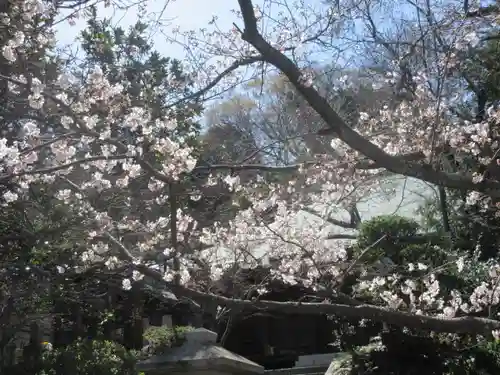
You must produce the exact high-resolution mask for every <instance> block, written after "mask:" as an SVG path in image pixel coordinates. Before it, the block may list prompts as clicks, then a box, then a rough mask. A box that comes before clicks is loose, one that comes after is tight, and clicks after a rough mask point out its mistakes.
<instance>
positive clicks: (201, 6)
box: [57, 0, 262, 58]
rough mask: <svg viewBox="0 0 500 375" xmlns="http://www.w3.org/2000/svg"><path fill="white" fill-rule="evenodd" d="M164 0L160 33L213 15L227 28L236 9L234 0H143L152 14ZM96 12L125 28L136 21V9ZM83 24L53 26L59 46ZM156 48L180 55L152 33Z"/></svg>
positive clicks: (180, 51) (185, 27) (199, 24)
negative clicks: (146, 0) (165, 24)
mask: <svg viewBox="0 0 500 375" xmlns="http://www.w3.org/2000/svg"><path fill="white" fill-rule="evenodd" d="M166 3H168V5H167V7H166V8H165V12H164V14H163V17H162V18H163V19H166V20H168V21H167V23H168V25H169V26H167V27H164V28H162V32H163V33H165V34H167V35H171V30H172V28H174V27H176V26H178V27H180V28H181V30H183V31H187V30H196V29H200V28H202V27H207V25H208V23H209V21H210V20H211V19H212V17H213V16H217V17H218V21H217V24H218V26H219V27H220V28H221V29H222V30H229V29H230V28H231V25H232V23H233V22H235V21H236V17H235V16H234V14H232V13H231V9H237V8H238V2H237V0H150V1H148V2H147V12H148V14H150V15H151V16H152V17H153V16H154V15H156V16H157V15H158V14H160V13H161V11H162V9H163V8H164V6H165V4H166ZM254 4H262V0H257V1H254ZM98 15H99V16H100V17H102V18H104V17H106V18H110V17H112V18H113V20H114V21H115V22H116V23H117V24H119V25H121V26H122V27H124V28H126V27H127V26H130V25H132V24H134V23H135V22H136V21H137V9H136V8H134V9H132V10H129V11H126V12H124V11H116V12H115V11H113V10H112V9H111V8H107V9H106V8H104V7H102V6H101V7H100V8H99V11H98ZM83 27H84V23H83V22H81V21H80V22H77V24H76V26H73V27H72V26H69V25H68V24H67V23H64V24H62V25H61V26H59V27H58V28H57V39H58V41H59V43H60V44H61V45H69V44H73V42H74V39H75V37H76V36H77V35H78V33H79V32H80V31H81V30H82V28H83ZM153 41H154V45H155V47H156V49H157V50H158V51H160V52H161V53H162V54H164V55H165V56H169V57H175V58H182V57H183V56H184V51H183V48H182V47H181V46H179V45H175V44H171V43H168V42H166V41H165V36H164V35H163V34H162V33H159V32H158V33H156V34H155V35H154V36H153Z"/></svg>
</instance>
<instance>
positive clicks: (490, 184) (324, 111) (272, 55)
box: [238, 0, 500, 197]
mask: <svg viewBox="0 0 500 375" xmlns="http://www.w3.org/2000/svg"><path fill="white" fill-rule="evenodd" d="M238 2H239V5H240V9H241V12H242V15H243V20H244V25H245V28H244V31H243V33H242V39H243V40H244V41H246V42H248V43H249V44H251V45H252V46H253V47H254V48H255V49H257V50H258V51H259V52H260V53H261V55H262V56H263V58H264V59H265V61H267V62H268V63H270V64H271V65H273V66H275V67H276V68H277V69H279V70H280V71H281V72H282V73H283V74H284V75H285V76H286V77H287V78H288V80H289V81H290V82H291V83H292V85H293V86H294V87H295V88H296V89H297V91H298V92H299V93H300V94H302V95H303V96H304V98H305V99H306V101H307V103H308V104H309V105H310V106H311V107H312V108H313V109H314V110H315V111H316V112H317V113H318V114H319V115H320V116H321V118H322V119H323V120H324V121H325V122H326V124H328V126H329V127H330V128H331V129H332V131H334V132H335V133H336V134H337V136H338V138H339V139H340V140H342V141H343V142H345V143H346V144H347V145H349V146H350V147H351V148H352V149H354V150H356V151H358V152H360V153H361V154H363V155H365V156H366V157H368V158H369V159H371V160H373V161H374V162H375V163H377V164H379V165H380V166H381V167H383V168H385V169H387V170H389V171H390V172H393V173H397V174H400V175H405V176H408V177H414V178H417V179H420V180H424V181H427V182H430V183H433V184H436V185H438V186H447V187H449V188H453V189H468V190H476V191H481V192H483V193H485V194H488V195H489V196H491V197H500V183H499V182H496V181H491V180H488V181H483V182H482V183H481V184H475V183H474V182H473V181H472V176H463V175H460V174H458V173H445V172H441V171H437V170H435V169H433V168H432V166H430V165H427V164H425V165H422V164H417V163H414V162H408V161H405V160H402V159H401V158H400V157H397V156H391V155H389V154H387V153H386V152H385V151H383V150H382V149H380V148H379V147H377V146H376V145H375V144H373V143H372V142H370V141H369V140H368V139H366V138H364V137H363V136H361V135H360V134H359V133H358V132H356V131H355V130H353V129H352V128H351V127H350V126H349V125H347V124H346V123H345V122H344V121H343V120H342V118H341V117H340V116H339V115H338V114H337V113H336V112H335V111H334V110H333V109H332V107H331V106H330V105H329V103H328V101H327V100H326V99H325V98H324V97H322V96H321V95H320V94H319V92H318V91H317V90H316V89H315V88H314V87H313V86H311V85H308V84H307V83H306V82H305V80H304V79H303V76H302V73H301V71H300V69H299V68H298V67H297V66H296V65H295V64H294V63H293V62H292V61H291V60H290V59H289V58H288V57H287V56H286V55H284V54H283V53H281V52H280V51H278V50H277V49H276V48H274V47H272V46H271V45H270V44H269V43H268V42H267V41H266V40H264V38H263V37H262V35H260V34H259V32H258V30H257V21H256V17H255V14H254V10H253V5H252V1H251V0H238Z"/></svg>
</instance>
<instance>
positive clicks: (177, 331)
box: [144, 326, 193, 355]
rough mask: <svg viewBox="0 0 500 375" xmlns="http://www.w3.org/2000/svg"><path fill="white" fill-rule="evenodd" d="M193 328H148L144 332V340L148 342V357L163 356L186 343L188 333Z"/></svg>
mask: <svg viewBox="0 0 500 375" xmlns="http://www.w3.org/2000/svg"><path fill="white" fill-rule="evenodd" d="M192 329H193V328H192V327H189V326H187V327H174V328H170V327H168V326H161V327H148V329H146V331H145V332H144V338H145V339H146V340H148V342H149V345H148V349H147V354H148V355H156V354H163V353H165V352H166V351H167V350H168V349H169V348H172V347H176V346H180V345H182V344H183V343H184V340H185V334H186V332H189V331H191V330H192Z"/></svg>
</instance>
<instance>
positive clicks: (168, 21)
mask: <svg viewBox="0 0 500 375" xmlns="http://www.w3.org/2000/svg"><path fill="white" fill-rule="evenodd" d="M262 1H263V0H254V5H260V4H262ZM319 1H320V0H310V4H312V3H313V2H318V3H319ZM166 2H168V5H167V6H166V8H165V11H164V12H163V17H162V19H163V20H165V26H164V27H162V31H161V32H157V33H156V34H154V35H152V41H153V44H154V47H155V48H156V49H157V50H158V51H159V52H160V53H162V54H164V55H165V56H170V57H175V58H179V59H182V58H183V57H184V56H185V55H184V50H183V48H182V46H180V45H176V44H172V43H168V42H166V41H165V35H164V34H167V35H171V31H172V29H173V28H174V27H179V28H180V29H181V30H195V29H200V28H203V27H207V25H208V23H209V22H210V21H211V19H212V18H213V17H214V16H217V17H218V20H217V25H218V27H219V28H220V29H222V30H229V29H230V28H231V27H232V23H233V22H236V21H237V18H236V17H235V15H234V14H233V13H232V12H231V9H237V8H238V2H237V0H170V1H169V0H149V1H148V2H147V14H148V15H149V16H151V17H153V16H155V17H158V14H160V13H161V12H162V9H163V8H164V6H165V4H166ZM98 15H99V17H101V18H104V17H106V18H110V17H112V18H113V20H114V22H115V23H117V24H119V25H121V26H122V27H124V28H126V27H127V26H130V25H132V24H134V23H135V22H136V21H137V19H138V14H137V9H132V10H129V11H125V12H124V11H119V12H114V11H113V10H111V8H107V9H106V8H103V7H101V8H99V10H98ZM84 26H85V24H84V22H82V20H78V21H77V22H76V25H75V26H69V25H68V23H67V22H65V23H62V24H60V26H59V27H58V28H57V39H58V41H59V45H71V46H74V41H75V38H76V37H77V36H78V33H79V32H80V31H81V30H82V29H83V27H84ZM404 181H406V183H405V182H404ZM432 193H433V191H432V190H430V189H429V188H428V187H427V186H426V185H425V184H422V183H421V182H418V181H416V180H412V179H401V180H400V183H399V184H398V188H397V191H396V193H395V194H393V195H392V196H387V195H385V194H379V195H378V196H377V197H372V199H370V200H368V201H366V202H363V203H361V204H360V206H359V211H360V213H361V215H362V217H363V218H364V219H368V218H370V217H373V216H376V215H380V214H392V213H398V214H401V215H403V216H408V217H414V216H415V209H416V208H417V207H418V205H419V203H420V202H422V194H424V195H426V196H429V195H432ZM306 216H307V215H306Z"/></svg>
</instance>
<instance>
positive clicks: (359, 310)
mask: <svg viewBox="0 0 500 375" xmlns="http://www.w3.org/2000/svg"><path fill="white" fill-rule="evenodd" d="M107 237H108V239H109V240H110V241H111V242H112V243H114V244H115V245H116V247H117V250H118V251H119V255H120V258H121V259H122V260H124V261H126V262H128V263H129V264H130V265H131V267H133V268H135V269H136V270H137V271H139V272H141V273H142V274H144V275H145V276H148V277H151V278H152V279H153V280H156V281H158V282H162V283H166V282H165V280H164V279H163V275H162V274H161V273H160V272H158V271H156V270H154V269H151V268H149V267H147V266H145V265H143V264H140V263H138V262H135V259H134V258H133V256H132V254H131V253H130V251H128V250H127V249H126V248H125V247H124V246H123V244H121V243H120V242H119V241H118V240H116V239H115V238H114V237H113V236H111V235H110V234H109V233H107ZM166 285H167V288H169V289H170V290H171V291H172V292H174V293H175V294H176V296H173V295H172V297H171V298H176V297H177V298H178V297H183V298H187V299H189V300H191V301H193V306H194V307H196V308H198V309H199V308H201V307H200V305H202V304H204V303H207V302H208V303H216V304H217V305H219V306H224V307H227V308H230V309H234V310H237V311H241V310H249V311H255V310H265V311H272V312H286V313H291V314H294V313H295V314H317V315H338V316H342V317H347V318H359V319H369V320H372V321H375V322H387V323H390V324H393V325H396V326H399V327H408V328H413V329H420V330H431V331H435V332H447V333H467V334H478V335H484V336H487V337H488V336H491V331H493V330H498V329H500V321H496V320H492V319H486V318H477V317H461V318H441V317H432V316H423V315H415V314H412V313H408V312H402V311H395V310H391V309H388V308H385V307H379V306H372V305H346V304H334V303H298V302H276V301H259V300H243V299H238V298H228V297H224V296H221V295H217V294H213V293H208V292H201V291H197V290H193V289H190V288H186V287H184V286H180V285H172V284H170V283H166ZM195 301H196V302H195Z"/></svg>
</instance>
